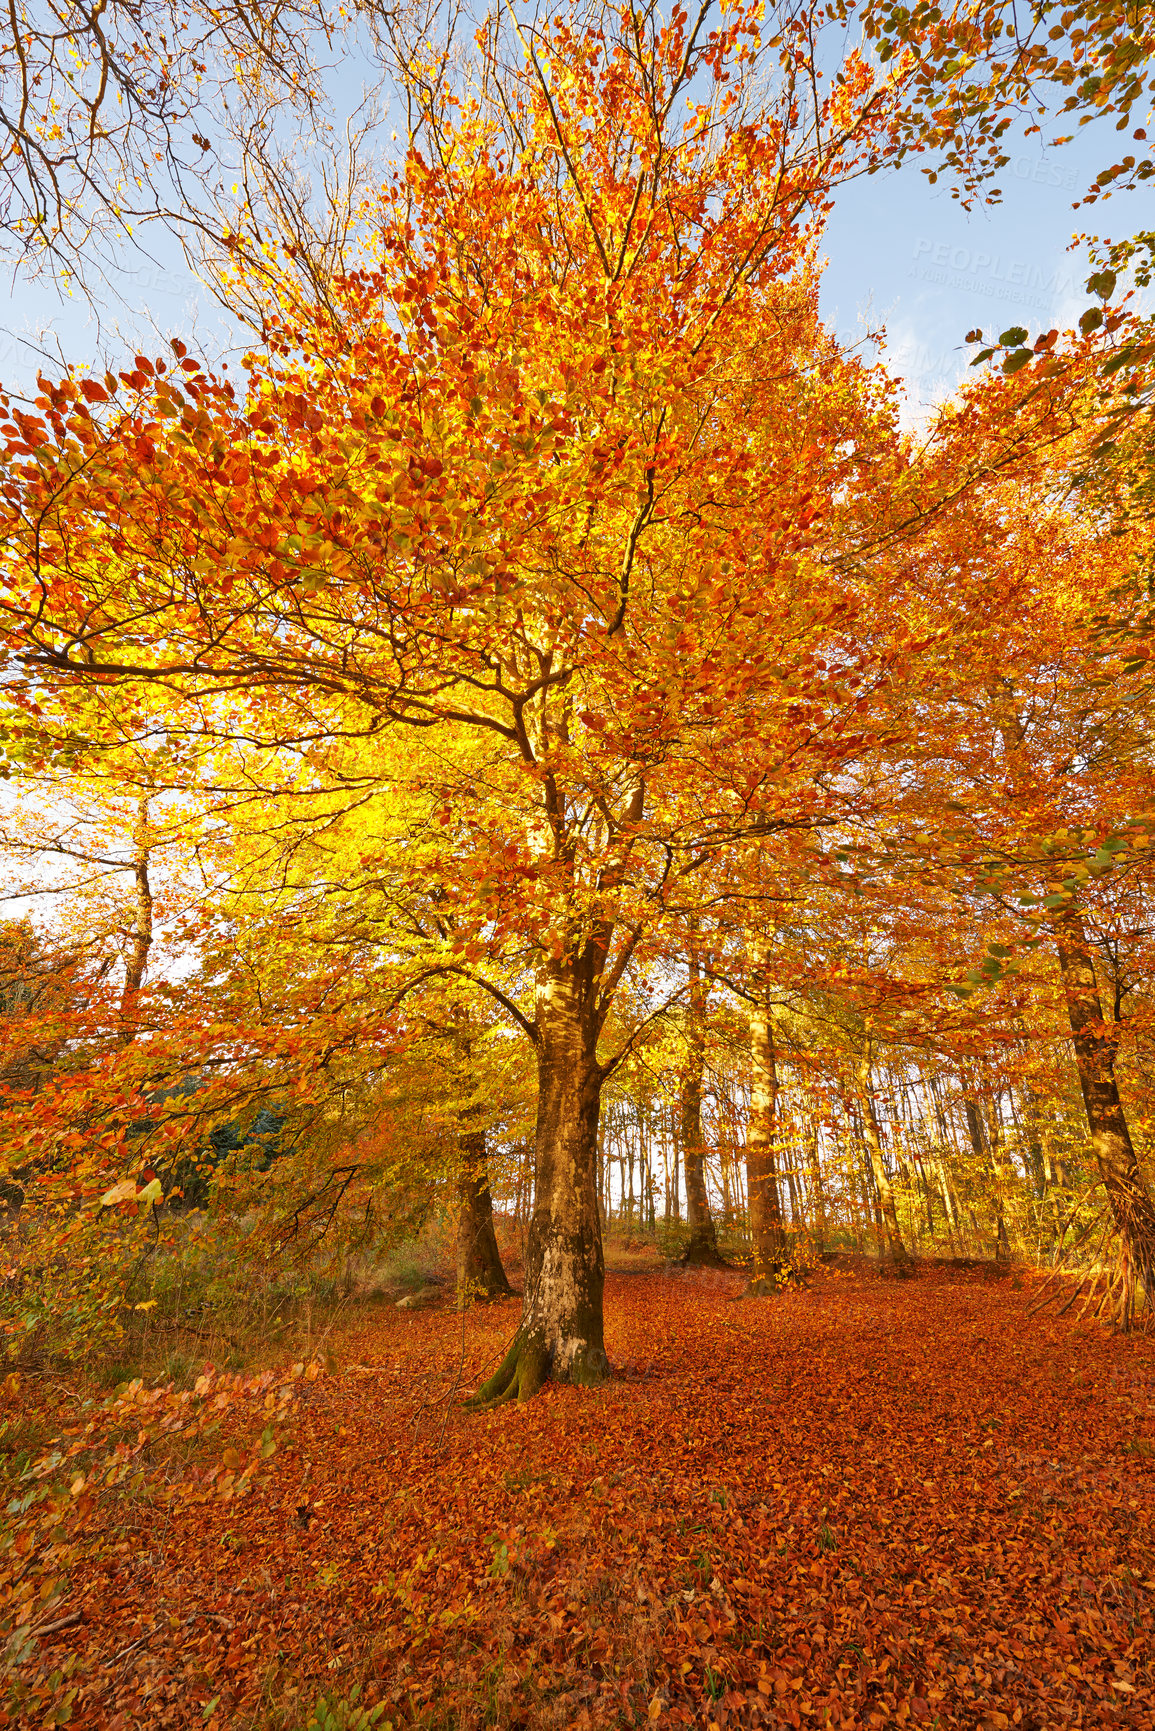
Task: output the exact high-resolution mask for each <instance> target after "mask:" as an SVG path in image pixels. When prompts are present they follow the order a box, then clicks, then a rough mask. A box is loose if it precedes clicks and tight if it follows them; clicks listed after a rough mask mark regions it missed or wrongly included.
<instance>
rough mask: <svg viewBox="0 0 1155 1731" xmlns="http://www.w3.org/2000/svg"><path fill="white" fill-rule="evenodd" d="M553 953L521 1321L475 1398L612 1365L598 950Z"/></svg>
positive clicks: (510, 1395)
mask: <svg viewBox="0 0 1155 1731" xmlns="http://www.w3.org/2000/svg"><path fill="white" fill-rule="evenodd" d="M590 947H591V946H587V948H586V950H585V952H583V954H582V955H581V957H580V958H579V959H578V960H577V961H576V962H567V961H564V960H563V961H560V962H551V963H549V964H547V965H546V966H545V967H543V969H542V971H541V974H540V976H539V981H538V997H537V1016H536V1026H535V1032H536V1045H537V1073H538V1108H537V1135H536V1145H535V1174H536V1177H535V1194H534V1206H533V1217H532V1220H531V1222H530V1229H529V1240H528V1243H527V1246H526V1261H525V1292H524V1296H523V1300H522V1318H521V1326H520V1327H519V1329H518V1332H517V1335H516V1336H515V1338H514V1341H513V1344H512V1346H511V1347H510V1349H509V1352H508V1353H507V1354H506V1356H505V1358H504V1360H503V1361H502V1363H501V1364H500V1365H499V1367H498V1369H497V1370H496V1371H495V1372H494V1374H493V1376H491V1377H490V1378H489V1380H488V1381H487V1382H486V1383H485V1384H484V1385H483V1386H482V1387H481V1388H480V1389H479V1390H478V1393H477V1395H476V1396H475V1397H474V1400H475V1404H477V1405H489V1404H491V1403H496V1402H498V1401H503V1400H514V1399H516V1400H528V1399H529V1397H530V1396H531V1395H533V1394H535V1393H536V1392H537V1390H538V1389H539V1388H540V1387H541V1385H542V1383H543V1382H544V1381H545V1379H546V1377H547V1376H553V1377H554V1378H556V1379H557V1380H558V1381H559V1382H571V1383H583V1384H593V1383H598V1382H601V1381H602V1380H603V1378H604V1377H606V1376H607V1375H608V1373H609V1365H608V1362H607V1359H606V1351H605V1340H604V1336H603V1325H602V1294H603V1289H604V1286H605V1261H604V1258H603V1254H602V1234H601V1219H600V1216H599V1211H598V1197H597V1146H598V1115H599V1111H600V1107H601V1089H602V1082H603V1080H604V1071H603V1070H602V1068H601V1066H600V1065H599V1064H598V1060H597V1038H598V1032H599V1026H600V1023H599V1015H598V1003H597V995H596V990H595V986H596V972H595V969H596V966H597V957H596V954H595V955H594V956H593V957H591V956H590Z"/></svg>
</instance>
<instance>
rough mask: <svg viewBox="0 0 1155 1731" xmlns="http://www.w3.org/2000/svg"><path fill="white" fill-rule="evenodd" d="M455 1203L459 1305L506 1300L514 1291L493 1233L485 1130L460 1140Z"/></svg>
mask: <svg viewBox="0 0 1155 1731" xmlns="http://www.w3.org/2000/svg"><path fill="white" fill-rule="evenodd" d="M457 1200H458V1216H457V1302H458V1304H459V1305H461V1306H464V1305H466V1304H468V1303H469V1302H470V1300H471V1299H475V1298H507V1297H508V1296H509V1295H510V1293H512V1291H513V1288H512V1286H510V1284H509V1281H508V1280H507V1279H506V1274H505V1269H504V1268H503V1267H502V1265H501V1252H500V1251H499V1250H498V1248H497V1235H496V1233H495V1232H494V1230H493V1198H492V1196H491V1195H490V1190H489V1160H488V1157H487V1154H486V1147H485V1131H484V1130H471V1131H469V1132H467V1133H466V1134H465V1135H463V1136H462V1137H461V1173H460V1176H459V1178H458V1181H457Z"/></svg>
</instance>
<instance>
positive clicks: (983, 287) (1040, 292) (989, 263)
mask: <svg viewBox="0 0 1155 1731" xmlns="http://www.w3.org/2000/svg"><path fill="white" fill-rule="evenodd" d="M913 256H914V262H913V263H912V265H911V267H910V272H909V274H910V275H911V276H912V277H914V278H916V279H917V280H918V281H919V282H929V283H936V284H938V285H939V286H941V287H944V288H952V289H961V290H963V291H964V292H965V293H967V294H973V295H982V296H983V297H984V298H986V299H987V300H997V301H1006V302H1009V303H1011V304H1012V305H1014V306H1017V307H1022V308H1024V309H1026V310H1029V311H1031V312H1038V313H1042V314H1043V315H1045V316H1046V317H1048V318H1049V317H1050V315H1051V310H1052V308H1053V305H1054V302H1055V300H1056V298H1057V297H1058V296H1060V295H1066V294H1077V293H1078V286H1077V284H1076V282H1075V279H1074V277H1073V276H1071V275H1070V273H1069V272H1067V271H1062V270H1056V269H1054V268H1052V267H1051V266H1048V265H1042V264H1030V263H1028V262H1027V261H1026V260H1025V259H1016V258H1004V257H1003V256H1002V254H1000V253H995V252H983V251H981V250H980V249H978V248H975V247H969V246H952V245H951V243H950V242H949V241H945V240H938V241H935V240H928V239H927V238H926V237H925V236H924V237H923V238H922V239H921V240H917V241H915V243H914V255H913Z"/></svg>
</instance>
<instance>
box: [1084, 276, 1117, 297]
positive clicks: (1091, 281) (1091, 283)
mask: <svg viewBox="0 0 1155 1731" xmlns="http://www.w3.org/2000/svg"><path fill="white" fill-rule="evenodd" d="M1114 292H1115V272H1114V271H1113V270H1097V271H1096V272H1095V274H1094V276H1089V277H1088V278H1087V293H1088V294H1092V295H1098V297H1099V299H1100V300H1101V301H1109V300H1110V298H1111V296H1112V295H1113V294H1114Z"/></svg>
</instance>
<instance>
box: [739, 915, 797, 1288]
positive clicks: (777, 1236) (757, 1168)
mask: <svg viewBox="0 0 1155 1731" xmlns="http://www.w3.org/2000/svg"><path fill="white" fill-rule="evenodd" d="M752 956H753V959H754V960H755V969H754V975H755V980H754V1002H753V1006H752V1008H751V1011H750V1118H749V1123H748V1125H747V1129H746V1189H747V1196H748V1206H749V1211H750V1241H751V1245H752V1248H753V1255H754V1261H753V1268H752V1270H751V1278H750V1285H751V1288H752V1289H761V1288H762V1286H763V1284H764V1283H765V1285H766V1288H767V1290H771V1289H772V1287H773V1283H774V1278H775V1275H777V1274H779V1273H781V1271H782V1269H783V1267H784V1265H785V1264H786V1263H787V1262H788V1261H789V1250H788V1247H787V1243H786V1228H785V1224H784V1222H783V1219H782V1197H781V1193H780V1191H779V1189H778V1158H777V1141H778V1069H777V1064H776V1061H775V1052H774V1019H773V1013H772V1011H771V1008H770V996H769V982H768V981H767V980H766V976H765V970H764V963H763V958H762V955H761V952H760V950H758V949H753V950H752Z"/></svg>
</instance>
